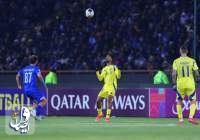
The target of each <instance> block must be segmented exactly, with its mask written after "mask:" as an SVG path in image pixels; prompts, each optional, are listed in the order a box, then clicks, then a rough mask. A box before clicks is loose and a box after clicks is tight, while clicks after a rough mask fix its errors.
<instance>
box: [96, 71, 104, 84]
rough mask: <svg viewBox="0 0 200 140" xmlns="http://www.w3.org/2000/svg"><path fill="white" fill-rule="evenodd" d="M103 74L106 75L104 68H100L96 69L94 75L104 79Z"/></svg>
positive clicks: (100, 79)
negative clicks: (100, 69)
mask: <svg viewBox="0 0 200 140" xmlns="http://www.w3.org/2000/svg"><path fill="white" fill-rule="evenodd" d="M105 75H106V71H105V69H102V71H101V72H100V71H99V70H98V71H96V76H97V78H98V80H99V81H102V80H103V79H104V77H105Z"/></svg>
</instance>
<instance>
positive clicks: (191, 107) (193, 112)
mask: <svg viewBox="0 0 200 140" xmlns="http://www.w3.org/2000/svg"><path fill="white" fill-rule="evenodd" d="M195 111H196V104H191V105H190V116H189V118H193V117H194V114H195Z"/></svg>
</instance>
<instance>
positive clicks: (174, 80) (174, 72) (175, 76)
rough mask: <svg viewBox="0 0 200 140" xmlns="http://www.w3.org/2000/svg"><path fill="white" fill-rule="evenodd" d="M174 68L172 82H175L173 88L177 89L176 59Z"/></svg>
mask: <svg viewBox="0 0 200 140" xmlns="http://www.w3.org/2000/svg"><path fill="white" fill-rule="evenodd" d="M172 67H173V70H172V83H173V89H174V90H176V80H177V65H176V61H174V62H173V66H172Z"/></svg>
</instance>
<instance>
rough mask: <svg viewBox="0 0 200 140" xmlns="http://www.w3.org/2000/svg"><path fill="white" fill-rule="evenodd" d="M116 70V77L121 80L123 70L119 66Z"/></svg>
mask: <svg viewBox="0 0 200 140" xmlns="http://www.w3.org/2000/svg"><path fill="white" fill-rule="evenodd" d="M114 68H115V75H116V77H117V79H120V78H121V70H120V69H119V68H118V67H117V66H114Z"/></svg>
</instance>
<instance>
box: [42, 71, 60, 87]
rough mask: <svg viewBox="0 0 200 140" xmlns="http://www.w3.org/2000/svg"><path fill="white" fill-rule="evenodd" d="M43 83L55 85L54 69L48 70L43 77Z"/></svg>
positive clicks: (56, 81) (56, 82)
mask: <svg viewBox="0 0 200 140" xmlns="http://www.w3.org/2000/svg"><path fill="white" fill-rule="evenodd" d="M45 83H46V84H47V85H57V84H58V78H57V74H56V70H55V69H50V71H49V73H48V74H47V75H46V76H45Z"/></svg>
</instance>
